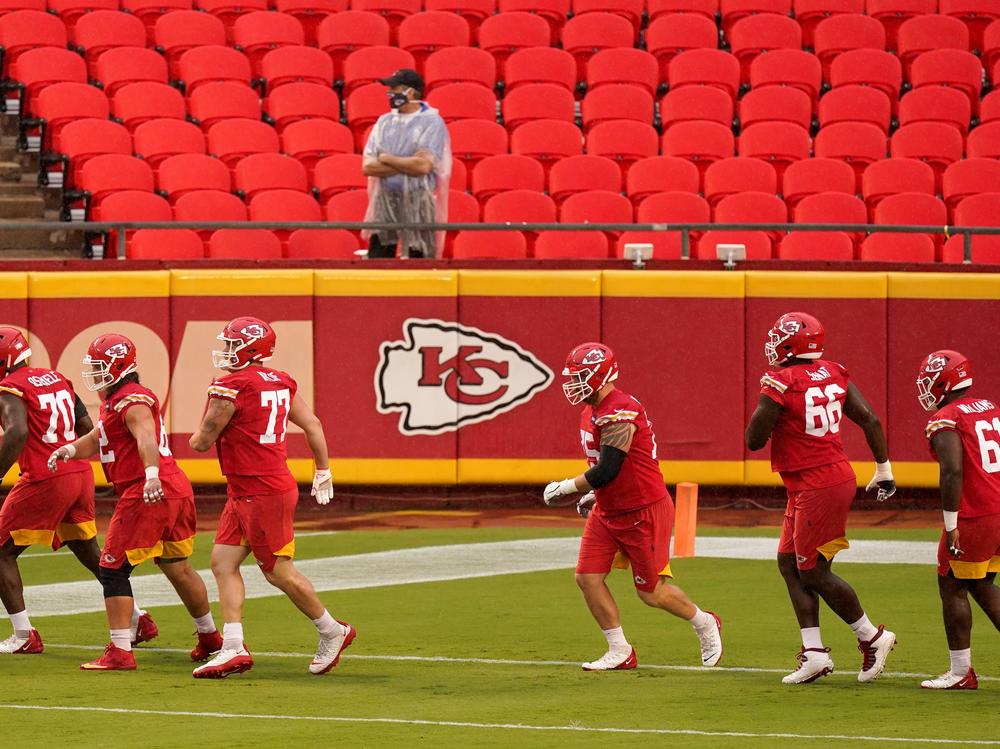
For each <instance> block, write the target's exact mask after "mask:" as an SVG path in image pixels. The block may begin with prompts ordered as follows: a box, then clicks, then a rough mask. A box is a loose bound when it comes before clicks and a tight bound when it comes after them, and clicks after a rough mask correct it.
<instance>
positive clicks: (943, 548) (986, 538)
mask: <svg viewBox="0 0 1000 749" xmlns="http://www.w3.org/2000/svg"><path fill="white" fill-rule="evenodd" d="M946 539H947V536H946V535H945V533H944V531H942V532H941V542H940V543H939V544H938V570H937V572H938V574H939V575H941V576H942V577H943V576H945V575H947V574H948V573H949V572H951V574H952V575H954V576H955V577H957V578H958V579H959V580H982V579H983V578H984V577H986V575H988V574H989V573H990V572H1000V515H981V516H979V517H977V518H963V517H961V516H960V517H959V518H958V545H959V546H960V547H961V548H962V556H961V557H959V558H957V559H956V558H955V557H953V556H952V555H951V554H949V553H948V542H947V540H946Z"/></svg>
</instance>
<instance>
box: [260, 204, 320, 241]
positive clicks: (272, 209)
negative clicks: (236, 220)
mask: <svg viewBox="0 0 1000 749" xmlns="http://www.w3.org/2000/svg"><path fill="white" fill-rule="evenodd" d="M250 220H251V221H272V222H282V221H288V222H293V221H294V222H298V221H322V212H321V211H320V208H319V203H317V202H316V201H315V200H314V199H313V197H312V196H311V195H309V194H307V193H304V192H298V191H296V190H266V191H264V192H260V193H257V195H256V196H255V197H254V199H253V200H251V201H250ZM274 233H275V235H276V236H277V237H278V239H280V240H281V244H282V248H284V247H285V246H286V245H287V243H288V237H289V235H290V234H291V232H290V231H287V230H285V229H281V230H275V232H274Z"/></svg>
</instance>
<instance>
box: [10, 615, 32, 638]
mask: <svg viewBox="0 0 1000 749" xmlns="http://www.w3.org/2000/svg"><path fill="white" fill-rule="evenodd" d="M10 623H11V624H12V625H13V626H14V634H15V635H17V636H18V637H20V638H21V639H23V640H26V639H28V637H30V636H31V620H30V619H29V618H28V610H27V609H25V610H24V611H18V612H17V613H16V614H11V615H10Z"/></svg>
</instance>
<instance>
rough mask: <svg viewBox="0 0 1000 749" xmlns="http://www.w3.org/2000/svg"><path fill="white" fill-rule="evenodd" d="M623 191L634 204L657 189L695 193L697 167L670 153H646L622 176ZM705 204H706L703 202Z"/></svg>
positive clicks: (658, 190) (697, 180)
mask: <svg viewBox="0 0 1000 749" xmlns="http://www.w3.org/2000/svg"><path fill="white" fill-rule="evenodd" d="M625 182H626V193H627V194H628V196H629V198H630V199H631V200H632V202H633V203H635V204H636V205H638V204H639V203H641V202H642V201H643V200H644V199H645V198H648V197H649V196H650V195H655V194H656V193H661V192H689V193H697V192H698V187H699V182H700V175H699V174H698V167H696V166H695V165H694V164H692V163H691V162H690V161H687V160H686V159H679V158H676V157H674V156H650V157H649V158H646V159H641V160H640V161H637V162H635V163H634V164H633V165H632V168H631V169H629V170H628V174H627V175H626V176H625ZM705 205H708V204H707V203H706V204H705Z"/></svg>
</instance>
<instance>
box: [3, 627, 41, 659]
mask: <svg viewBox="0 0 1000 749" xmlns="http://www.w3.org/2000/svg"><path fill="white" fill-rule="evenodd" d="M43 650H45V645H43V644H42V638H41V636H40V635H39V634H38V630H37V629H33V630H31V632H30V633H29V634H28V637H27V639H23V638H21V637H18V636H17V635H11V636H10V637H8V638H7V639H6V640H4V641H3V642H0V653H9V654H10V655H37V654H38V653H41V652H42V651H43Z"/></svg>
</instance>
